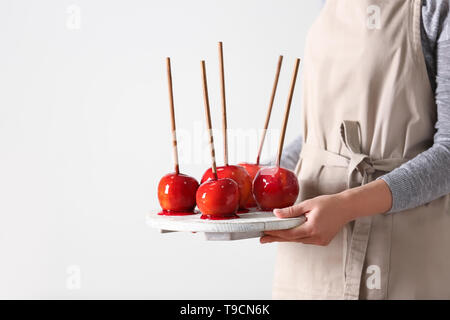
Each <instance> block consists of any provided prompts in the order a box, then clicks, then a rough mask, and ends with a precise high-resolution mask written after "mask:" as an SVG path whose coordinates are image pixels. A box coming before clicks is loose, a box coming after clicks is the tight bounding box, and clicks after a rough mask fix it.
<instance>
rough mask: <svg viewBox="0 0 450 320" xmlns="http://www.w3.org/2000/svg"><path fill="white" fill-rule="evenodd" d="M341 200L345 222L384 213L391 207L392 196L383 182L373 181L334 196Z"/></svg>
mask: <svg viewBox="0 0 450 320" xmlns="http://www.w3.org/2000/svg"><path fill="white" fill-rule="evenodd" d="M336 196H337V197H338V198H339V199H341V200H342V203H343V204H344V210H342V211H341V213H342V214H344V215H345V219H346V220H347V221H353V220H355V219H357V218H361V217H366V216H372V215H375V214H380V213H386V212H388V211H389V210H390V209H391V207H392V194H391V190H390V189H389V186H388V185H387V184H386V182H384V181H383V180H375V181H373V182H371V183H368V184H366V185H364V186H361V187H356V188H352V189H348V190H345V191H342V192H341V193H338V194H337V195H336Z"/></svg>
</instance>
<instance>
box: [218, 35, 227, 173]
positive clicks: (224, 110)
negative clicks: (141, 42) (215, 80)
mask: <svg viewBox="0 0 450 320" xmlns="http://www.w3.org/2000/svg"><path fill="white" fill-rule="evenodd" d="M219 64H220V89H221V93H222V130H223V157H224V165H225V166H228V133H227V131H228V129H227V127H228V126H227V101H226V98H225V67H224V62H223V44H222V42H219Z"/></svg>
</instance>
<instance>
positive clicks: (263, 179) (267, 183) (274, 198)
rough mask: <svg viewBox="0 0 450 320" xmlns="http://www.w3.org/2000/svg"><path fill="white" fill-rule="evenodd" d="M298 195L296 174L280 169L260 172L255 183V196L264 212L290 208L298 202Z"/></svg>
mask: <svg viewBox="0 0 450 320" xmlns="http://www.w3.org/2000/svg"><path fill="white" fill-rule="evenodd" d="M298 193H299V185H298V180H297V176H296V175H295V173H293V172H292V171H290V170H287V169H283V168H280V167H267V168H263V169H261V170H259V172H258V173H257V175H256V177H255V180H254V181H253V196H254V197H255V200H256V202H257V204H258V206H259V207H260V208H261V209H262V210H273V209H277V208H286V207H290V206H292V205H293V204H294V203H295V201H296V200H297V197H298Z"/></svg>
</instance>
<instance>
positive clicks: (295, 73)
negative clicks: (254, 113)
mask: <svg viewBox="0 0 450 320" xmlns="http://www.w3.org/2000/svg"><path fill="white" fill-rule="evenodd" d="M299 65H300V59H297V60H296V61H295V67H294V74H293V75H292V80H291V88H290V90H289V97H288V101H287V105H286V111H285V113H284V120H283V127H282V129H281V135H280V143H279V145H278V157H277V167H279V166H280V163H281V154H282V152H283V144H284V137H285V135H286V127H287V123H288V119H289V112H290V110H291V103H292V97H293V95H294V89H295V82H296V81H297V73H298V67H299Z"/></svg>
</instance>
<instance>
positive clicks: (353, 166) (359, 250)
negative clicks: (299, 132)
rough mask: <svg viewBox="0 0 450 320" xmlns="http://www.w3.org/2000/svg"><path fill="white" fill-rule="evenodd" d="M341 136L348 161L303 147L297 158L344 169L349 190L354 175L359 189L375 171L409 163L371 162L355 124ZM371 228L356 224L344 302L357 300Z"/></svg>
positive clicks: (368, 220)
mask: <svg viewBox="0 0 450 320" xmlns="http://www.w3.org/2000/svg"><path fill="white" fill-rule="evenodd" d="M340 134H341V140H342V143H343V144H344V145H345V147H346V149H347V150H348V153H349V155H350V156H349V157H347V156H344V155H341V154H338V153H334V152H331V151H328V150H325V149H323V148H320V147H317V146H314V145H311V144H308V143H305V144H304V145H303V147H302V152H301V154H300V161H302V159H308V160H311V161H314V163H316V164H320V165H323V166H328V167H344V168H347V170H348V174H347V176H348V177H347V179H348V180H347V185H348V188H352V187H355V186H356V185H358V183H356V184H355V183H354V181H355V180H356V179H353V175H354V173H356V172H358V173H359V174H360V175H361V177H362V182H361V183H360V184H359V185H364V184H366V183H368V182H369V180H370V177H371V176H372V175H373V174H374V173H375V172H376V171H382V172H389V171H392V170H394V169H395V168H397V167H399V166H401V165H402V164H403V163H405V162H407V161H408V159H403V158H390V159H380V160H372V159H371V158H370V156H369V155H366V154H364V153H362V151H361V150H362V141H361V130H360V126H359V123H358V122H356V121H348V120H345V121H343V122H342V123H341V126H340ZM371 226H372V217H364V218H360V219H357V220H356V221H355V224H354V227H353V232H352V237H351V240H350V246H349V249H348V255H347V260H346V264H345V285H344V298H345V299H358V298H359V291H360V286H361V279H362V271H363V267H364V261H365V258H366V252H367V245H368V242H369V236H370V229H371ZM345 241H347V239H345Z"/></svg>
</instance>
